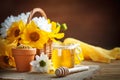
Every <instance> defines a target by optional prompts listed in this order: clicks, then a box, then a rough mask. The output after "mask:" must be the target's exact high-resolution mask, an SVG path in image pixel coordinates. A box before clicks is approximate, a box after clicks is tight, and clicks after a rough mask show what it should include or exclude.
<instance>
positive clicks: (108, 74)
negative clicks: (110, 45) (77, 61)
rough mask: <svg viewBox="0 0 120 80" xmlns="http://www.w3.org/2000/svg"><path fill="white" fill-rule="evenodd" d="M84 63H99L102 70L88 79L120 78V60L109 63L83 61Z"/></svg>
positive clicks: (106, 79) (107, 79)
mask: <svg viewBox="0 0 120 80" xmlns="http://www.w3.org/2000/svg"><path fill="white" fill-rule="evenodd" d="M82 64H84V65H91V64H92V65H99V66H100V70H99V71H98V72H97V73H96V74H94V76H92V77H91V79H86V80H120V60H115V61H112V62H111V63H109V64H106V63H98V62H92V61H83V62H82Z"/></svg>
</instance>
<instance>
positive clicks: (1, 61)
mask: <svg viewBox="0 0 120 80" xmlns="http://www.w3.org/2000/svg"><path fill="white" fill-rule="evenodd" d="M37 12H38V13H40V14H41V15H42V17H33V16H34V14H35V13H37ZM62 29H63V30H66V29H67V27H66V24H59V23H58V22H54V21H51V20H50V19H48V18H47V16H46V14H45V12H44V11H43V10H42V9H41V8H35V9H33V10H32V11H31V12H27V13H26V14H25V13H21V14H20V15H18V16H10V17H7V19H5V21H4V22H3V23H1V27H0V35H1V36H0V68H8V67H15V61H14V58H13V56H12V51H11V50H12V48H16V47H17V46H19V45H21V44H23V45H26V46H31V47H32V48H36V49H38V50H39V51H40V52H38V53H44V54H45V55H47V56H48V58H50V55H51V44H52V42H53V41H56V39H61V38H63V37H64V33H62V32H60V30H62ZM38 50H37V51H38ZM42 55H43V54H42ZM37 60H38V58H37Z"/></svg>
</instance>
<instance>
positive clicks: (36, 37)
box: [21, 21, 49, 49]
mask: <svg viewBox="0 0 120 80" xmlns="http://www.w3.org/2000/svg"><path fill="white" fill-rule="evenodd" d="M48 39H49V38H48V33H47V32H45V31H43V30H40V29H39V28H38V26H37V25H36V24H35V23H34V22H33V21H32V22H30V23H29V24H28V25H27V26H26V28H25V29H24V31H23V34H22V35H21V43H22V44H26V45H30V46H31V47H35V48H38V49H41V48H43V46H44V44H45V43H47V41H48Z"/></svg>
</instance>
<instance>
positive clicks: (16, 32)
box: [14, 29, 20, 37]
mask: <svg viewBox="0 0 120 80" xmlns="http://www.w3.org/2000/svg"><path fill="white" fill-rule="evenodd" d="M19 33H20V30H19V29H16V30H15V32H14V35H15V37H17V36H19Z"/></svg>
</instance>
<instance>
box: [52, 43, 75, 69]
mask: <svg viewBox="0 0 120 80" xmlns="http://www.w3.org/2000/svg"><path fill="white" fill-rule="evenodd" d="M75 47H76V46H74V45H57V46H54V47H53V50H52V62H53V67H54V68H55V69H56V68H59V67H61V66H64V67H68V68H72V67H74V65H75V59H76V60H77V57H76V58H75V56H77V55H75Z"/></svg>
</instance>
